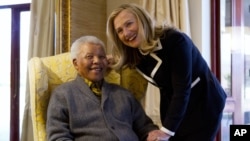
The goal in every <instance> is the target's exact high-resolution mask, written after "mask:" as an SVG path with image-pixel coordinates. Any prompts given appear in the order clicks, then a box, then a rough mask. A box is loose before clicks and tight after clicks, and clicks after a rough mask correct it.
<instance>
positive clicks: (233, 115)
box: [211, 0, 250, 141]
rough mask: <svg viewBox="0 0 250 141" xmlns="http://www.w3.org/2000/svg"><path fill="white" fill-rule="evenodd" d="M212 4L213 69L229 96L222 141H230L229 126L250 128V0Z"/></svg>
mask: <svg viewBox="0 0 250 141" xmlns="http://www.w3.org/2000/svg"><path fill="white" fill-rule="evenodd" d="M212 1H213V2H212V6H213V7H212V9H211V10H212V12H214V15H212V19H213V22H212V37H213V36H214V40H213V41H212V45H213V46H212V49H213V50H214V51H212V52H213V53H214V54H212V58H213V59H214V61H212V62H214V63H213V64H212V65H213V68H215V70H219V71H217V74H219V73H220V77H219V78H220V80H221V84H222V86H223V88H224V89H225V91H226V93H227V96H228V98H227V102H226V106H225V109H224V113H223V119H222V124H221V136H220V138H219V140H221V141H229V126H230V125H232V124H250V48H249V47H250V18H249V17H250V0H220V1H216V0H212ZM218 60H219V61H218ZM218 62H219V63H218ZM218 68H219V69H218Z"/></svg>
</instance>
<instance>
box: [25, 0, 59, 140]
mask: <svg viewBox="0 0 250 141" xmlns="http://www.w3.org/2000/svg"><path fill="white" fill-rule="evenodd" d="M54 7H55V2H54V1H53V0H52V1H51V0H32V2H31V10H30V11H31V17H30V19H31V20H30V35H29V36H30V37H29V53H28V55H29V56H28V59H30V58H32V57H45V56H50V55H53V50H54V49H53V48H54V19H55V17H54V16H55V14H54V13H55V8H54ZM27 76H28V75H27ZM21 112H22V111H21ZM23 112H24V116H23V122H22V123H23V124H22V133H21V141H33V140H34V139H33V129H32V121H31V113H30V97H29V83H28V79H27V85H26V96H25V107H24V111H23Z"/></svg>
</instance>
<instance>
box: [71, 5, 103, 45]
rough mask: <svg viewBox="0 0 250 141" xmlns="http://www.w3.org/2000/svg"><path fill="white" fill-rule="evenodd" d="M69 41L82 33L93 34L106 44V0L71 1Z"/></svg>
mask: <svg viewBox="0 0 250 141" xmlns="http://www.w3.org/2000/svg"><path fill="white" fill-rule="evenodd" d="M71 2H72V3H71V10H70V11H71V19H70V21H71V22H70V24H71V25H70V26H71V27H70V29H71V33H70V35H71V37H70V38H71V42H73V41H74V40H75V39H77V38H79V37H80V36H82V35H95V36H97V37H98V38H100V39H101V40H103V41H104V43H105V44H106V40H107V38H106V1H105V0H72V1H71Z"/></svg>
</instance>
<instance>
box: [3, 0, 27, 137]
mask: <svg viewBox="0 0 250 141" xmlns="http://www.w3.org/2000/svg"><path fill="white" fill-rule="evenodd" d="M30 1H31V0H18V1H17V0H16V2H15V1H7V0H6V1H3V0H1V1H0V17H1V19H2V20H1V23H0V31H1V35H0V43H1V48H0V65H1V66H2V67H4V69H1V70H0V78H1V80H0V92H1V93H0V103H1V106H0V113H3V114H4V116H2V118H1V120H0V140H1V141H12V140H13V141H14V140H15V141H18V140H19V138H20V137H19V131H20V129H19V127H21V126H20V125H21V124H22V122H21V121H22V117H23V116H22V113H23V109H24V101H25V97H24V96H25V88H26V71H27V69H26V68H27V67H26V66H27V54H28V50H27V49H28V38H29V36H28V34H29V32H27V31H29V17H30V16H29V12H24V11H27V10H29V4H21V3H30ZM16 9H19V10H16ZM17 11H18V12H17ZM12 18H15V23H13V22H12ZM17 25H18V26H17ZM14 27H15V28H14ZM13 29H16V30H13ZM11 33H13V34H11ZM17 43H19V44H17ZM13 62H14V63H13ZM19 101H20V102H19ZM10 109H11V110H10ZM19 111H21V112H20V114H19Z"/></svg>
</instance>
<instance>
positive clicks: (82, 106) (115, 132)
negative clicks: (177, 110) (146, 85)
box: [46, 36, 158, 141]
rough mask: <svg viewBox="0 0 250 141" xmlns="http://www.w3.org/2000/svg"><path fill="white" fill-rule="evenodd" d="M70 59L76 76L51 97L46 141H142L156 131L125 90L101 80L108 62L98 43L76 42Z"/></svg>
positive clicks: (92, 39) (89, 39)
mask: <svg viewBox="0 0 250 141" xmlns="http://www.w3.org/2000/svg"><path fill="white" fill-rule="evenodd" d="M71 57H72V61H73V64H74V67H75V69H76V70H77V72H78V75H77V76H76V78H75V80H73V81H70V82H66V83H64V84H62V85H60V86H58V87H57V88H55V90H54V91H53V93H52V95H51V99H50V102H49V106H48V112H47V123H46V124H47V127H46V130H47V139H48V140H49V141H62V140H63V141H73V140H74V141H100V140H101V141H139V140H141V141H142V140H146V139H147V136H148V134H149V133H150V132H153V133H156V132H157V131H158V127H157V126H156V125H155V124H153V122H152V120H151V119H150V118H149V117H148V116H147V115H146V113H145V112H144V110H143V108H142V107H141V105H140V103H139V102H138V101H137V100H136V99H135V98H134V96H133V95H132V94H131V93H130V92H129V91H128V90H126V89H124V88H122V87H120V86H118V85H115V84H111V83H108V82H106V81H105V80H104V75H105V71H106V69H107V67H108V61H107V58H106V53H105V46H104V44H103V42H102V41H101V40H99V39H98V38H96V37H94V36H83V37H81V38H79V39H77V40H76V41H75V42H74V43H73V44H72V47H71ZM147 140H149V139H147Z"/></svg>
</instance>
